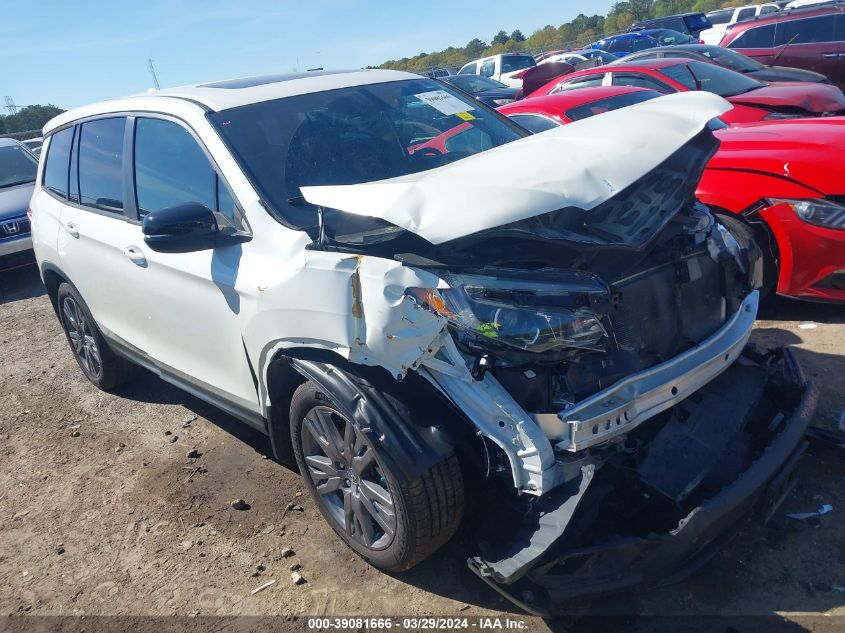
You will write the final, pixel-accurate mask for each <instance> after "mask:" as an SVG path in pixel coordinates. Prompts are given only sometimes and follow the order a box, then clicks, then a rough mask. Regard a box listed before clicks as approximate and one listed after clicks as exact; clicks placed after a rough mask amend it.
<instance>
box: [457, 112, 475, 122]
mask: <svg viewBox="0 0 845 633" xmlns="http://www.w3.org/2000/svg"><path fill="white" fill-rule="evenodd" d="M456 114H457V117H458V118H459V119H463V120H464V121H474V120H475V117H474V116H472V114H470V113H469V112H458V113H456Z"/></svg>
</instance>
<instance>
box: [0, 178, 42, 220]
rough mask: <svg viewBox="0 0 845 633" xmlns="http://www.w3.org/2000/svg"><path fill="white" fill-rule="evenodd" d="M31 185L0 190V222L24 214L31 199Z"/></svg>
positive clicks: (32, 187)
mask: <svg viewBox="0 0 845 633" xmlns="http://www.w3.org/2000/svg"><path fill="white" fill-rule="evenodd" d="M34 188H35V185H34V184H33V183H31V182H30V183H27V184H25V185H17V186H16V187H4V188H2V189H0V220H8V219H9V218H15V217H18V216H21V215H24V214H25V213H26V210H27V208H28V207H29V199H30V198H32V190H33V189H34Z"/></svg>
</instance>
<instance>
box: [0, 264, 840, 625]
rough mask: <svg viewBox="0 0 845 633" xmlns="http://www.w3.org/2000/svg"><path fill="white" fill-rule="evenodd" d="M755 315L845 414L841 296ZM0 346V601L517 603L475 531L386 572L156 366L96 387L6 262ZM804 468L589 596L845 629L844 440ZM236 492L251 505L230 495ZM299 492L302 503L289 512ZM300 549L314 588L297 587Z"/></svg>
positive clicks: (460, 606)
mask: <svg viewBox="0 0 845 633" xmlns="http://www.w3.org/2000/svg"><path fill="white" fill-rule="evenodd" d="M761 316H762V317H763V319H764V320H761V321H759V322H758V324H757V329H756V331H755V335H754V338H755V339H756V340H757V341H758V342H760V343H761V344H763V345H765V346H770V345H774V344H785V345H789V346H791V347H792V348H793V349H794V350H795V351H796V354H797V355H798V357H799V359H800V361H801V362H802V363H803V365H804V368H805V370H806V371H807V373H808V375H810V376H811V377H812V378H813V380H815V381H816V383H817V385H818V386H819V388H820V391H821V402H820V407H819V410H818V413H817V415H816V419H815V421H814V424H816V425H819V426H824V427H828V428H836V426H837V424H838V423H839V421H840V419H841V418H842V416H843V393H845V356H843V352H845V308H842V307H831V306H820V305H812V304H802V303H794V302H788V301H783V300H778V301H775V302H773V303H772V304H771V305H769V306H768V307H767V308H766V310H765V312H764V313H763V314H762V315H761ZM807 322H813V323H814V324H815V325H816V327H814V328H807V329H802V328H800V327H799V324H801V323H807ZM0 343H2V349H3V358H2V369H1V370H0V615H23V614H31V615H32V614H41V615H47V614H49V615H71V614H76V615H80V614H86V615H103V614H105V615H119V614H123V615H126V614H136V615H140V614H143V615H172V614H179V615H191V614H194V615H232V614H234V615H242V614H252V615H266V614H283V615H319V614H328V615H355V614H357V615H377V614H383V615H425V614H443V615H456V614H460V615H485V614H503V613H512V614H519V613H520V611H519V610H518V609H516V608H515V607H512V606H511V605H510V604H509V603H507V602H505V601H504V600H503V599H501V598H499V597H498V595H497V594H496V593H495V592H493V591H492V590H490V589H488V588H487V586H486V585H485V584H484V583H482V582H481V581H480V580H478V579H477V578H476V577H475V576H474V575H472V574H471V573H470V572H469V571H468V569H467V568H466V564H465V560H466V557H467V553H468V552H470V551H471V550H472V545H473V544H472V542H471V540H470V539H469V538H468V536H467V535H466V534H463V533H461V534H459V535H458V537H457V538H456V539H455V540H454V541H453V542H452V543H450V544H449V545H448V546H447V547H446V548H444V549H443V550H442V551H440V552H438V553H437V554H436V555H435V556H433V557H432V558H430V559H429V560H427V561H426V562H424V563H423V564H422V565H420V566H419V567H418V568H416V569H414V570H412V571H411V572H409V573H406V574H403V575H401V576H396V577H392V576H389V575H387V574H384V573H381V572H378V571H376V570H375V569H372V568H370V567H369V566H368V565H367V564H366V563H364V562H363V561H362V560H361V559H359V558H357V557H356V556H354V555H353V554H352V553H351V552H350V550H348V549H347V548H346V547H345V546H344V545H342V543H341V541H340V540H339V539H337V538H336V537H335V536H334V535H333V533H332V532H331V530H330V528H329V527H328V526H327V525H326V524H325V523H324V521H323V520H322V518H321V517H320V516H319V514H318V512H317V510H316V508H315V506H314V504H313V503H312V502H311V500H310V499H309V498H308V496H307V493H305V489H304V487H303V486H302V485H301V483H300V479H299V476H298V475H297V474H295V473H293V472H290V471H289V470H287V469H286V468H284V467H282V466H280V465H278V464H276V463H275V462H273V461H272V460H271V459H268V456H269V455H270V447H269V443H268V442H267V441H266V440H265V439H264V438H263V437H262V436H261V435H259V434H257V433H254V432H252V431H250V430H249V429H247V428H245V427H243V426H242V425H240V424H239V423H238V422H236V421H235V420H234V419H232V418H230V417H229V416H227V415H226V414H224V413H222V412H221V411H219V410H217V409H215V408H213V407H211V406H209V405H206V404H205V403H203V402H201V401H200V400H198V399H196V398H194V397H192V396H190V395H188V394H186V393H183V392H181V391H179V390H178V389H176V388H174V387H172V386H170V385H168V384H167V383H165V382H163V381H161V380H160V379H158V378H156V377H155V376H153V375H152V374H148V373H143V374H141V375H140V376H139V377H138V378H137V379H136V380H135V381H134V382H133V383H132V384H130V385H127V386H125V387H123V388H121V389H120V390H119V391H117V392H115V393H113V394H108V393H103V392H100V391H98V390H96V389H95V388H94V387H93V386H92V385H91V384H89V383H88V382H87V381H86V380H85V379H84V377H83V375H82V373H81V372H80V370H79V369H78V367H77V365H76V363H75V362H74V359H73V357H72V356H71V353H70V350H69V349H68V347H67V345H66V343H65V339H64V336H63V334H62V331H61V329H60V327H59V324H58V322H57V320H56V318H55V316H54V314H53V311H52V308H51V306H50V303H49V301H48V299H47V297H46V296H45V295H44V293H43V288H42V286H41V283H40V280H39V278H38V275H37V273H36V271H35V269H28V270H21V271H14V272H11V273H5V274H3V275H0ZM186 420H189V421H188V422H186ZM190 449H197V450H198V451H199V452H200V453H201V457H200V458H199V459H196V460H191V459H188V458H186V452H187V451H189V450H190ZM801 473H802V482H801V483H800V484H799V486H798V487H797V489H796V490H795V491H794V492H793V493H792V495H791V496H790V498H789V499H788V500H787V501H786V503H785V504H784V506H782V508H781V510H780V511H779V513H778V516H777V518H776V520H775V521H774V522H773V523H771V524H770V525H769V526H768V527H765V528H764V527H761V526H758V525H750V526H749V527H748V528H746V529H744V530H743V532H742V533H741V534H740V535H739V537H738V538H737V539H735V540H734V541H733V542H732V543H731V545H729V546H728V548H727V549H725V550H724V551H723V552H722V553H721V554H720V555H719V556H717V557H716V559H714V560H713V561H712V562H711V563H710V564H709V565H708V566H707V567H705V568H704V569H702V570H701V571H699V572H698V573H697V574H696V575H694V576H693V577H692V578H690V579H689V580H687V581H686V582H683V583H681V584H678V585H674V586H671V587H667V588H663V589H660V590H658V591H654V592H650V593H647V594H644V595H639V596H624V597H622V598H620V599H614V600H612V601H605V602H599V603H597V604H591V605H588V606H587V607H584V609H585V610H592V611H591V612H593V613H605V612H607V610H608V609H610V608H611V607H612V608H613V610H614V612H617V613H627V614H632V615H633V614H639V615H648V614H657V615H666V614H677V615H699V616H700V615H705V614H714V615H723V616H731V617H735V616H741V615H757V614H767V615H771V614H774V613H778V614H784V615H786V616H787V619H789V620H796V619H797V621H798V622H799V625H796V629H795V630H802V629H808V630H819V631H821V630H823V629H824V630H828V629H827V628H825V625H824V623H825V622H827V623H828V624H829V623H830V622H832V621H834V620H838V621H840V622H842V623H843V624H845V618H828V619H826V620H825V619H822V620H818V619H816V620H812V621H810V620H801V619H800V618H799V616H800V614H808V613H811V614H825V615H840V616H845V529H843V527H842V524H843V521H842V518H841V517H842V516H843V513H845V487H843V482H845V452H842V451H837V450H836V449H824V448H819V447H814V448H812V449H811V453H810V454H809V456H808V457H807V458H805V460H804V461H803V463H802V465H801ZM237 498H242V499H245V500H246V501H247V502H248V503H249V504H250V506H251V507H250V509H249V510H247V511H237V510H234V509H232V508H231V507H230V503H231V501H232V500H233V499H237ZM291 502H293V503H294V504H298V505H299V506H301V507H302V511H296V510H294V511H286V507H287V506H288V504H289V503H291ZM822 504H830V505H832V506H833V511H832V512H831V513H829V514H827V515H825V516H822V517H821V518H820V520H819V521H818V523H817V525H815V526H814V525H809V524H808V525H805V524H803V523H800V522H798V521H794V520H791V519H786V518H785V517H784V516H783V515H784V514H785V513H787V512H801V511H808V510H815V509H816V508H818V507H819V506H821V505H822ZM285 548H293V550H294V551H295V556H293V557H290V558H285V557H283V556H282V551H283V550H284V549H285ZM293 563H299V564H301V565H302V570H301V573H302V575H303V577H304V578H305V579H306V581H307V582H306V583H305V584H302V585H299V586H297V585H294V584H293V583H292V582H291V578H290V567H291V565H292V564H293ZM273 579H275V580H276V583H275V584H274V585H272V586H271V587H269V588H267V589H266V590H264V591H262V592H260V593H258V594H256V595H250V592H251V591H252V590H253V589H255V588H256V587H258V586H260V585H262V584H263V583H265V582H268V581H270V580H273ZM819 622H821V623H822V624H819ZM0 628H2V627H0ZM722 630H724V629H722ZM746 630H747V629H746Z"/></svg>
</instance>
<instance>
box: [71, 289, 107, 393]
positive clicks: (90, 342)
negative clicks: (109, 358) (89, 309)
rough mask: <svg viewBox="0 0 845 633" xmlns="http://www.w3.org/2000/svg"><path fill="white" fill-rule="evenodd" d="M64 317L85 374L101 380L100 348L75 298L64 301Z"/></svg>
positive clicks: (72, 344) (101, 362) (72, 345)
mask: <svg viewBox="0 0 845 633" xmlns="http://www.w3.org/2000/svg"><path fill="white" fill-rule="evenodd" d="M62 315H63V316H64V318H63V319H62V321H63V322H64V326H65V331H66V332H67V335H68V338H69V339H70V343H71V347H72V348H73V353H74V354H75V355H76V358H77V359H78V360H79V364H80V365H82V369H83V370H85V373H86V374H88V375H89V376H93V377H94V378H99V377H100V376H101V375H102V372H103V361H102V359H101V357H100V348H99V347H98V346H97V340H96V339H95V338H94V335H93V332H92V331H91V325H90V324H89V322H88V319H87V318H86V316H85V313H84V312H83V311H82V310H81V309H80V307H79V304H77V303H76V301H75V300H74V298H73V297H71V296H67V297H65V298H64V300H63V301H62Z"/></svg>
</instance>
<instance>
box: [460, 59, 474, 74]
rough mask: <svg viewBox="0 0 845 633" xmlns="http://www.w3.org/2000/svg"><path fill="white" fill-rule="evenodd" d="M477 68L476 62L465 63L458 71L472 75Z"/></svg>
mask: <svg viewBox="0 0 845 633" xmlns="http://www.w3.org/2000/svg"><path fill="white" fill-rule="evenodd" d="M476 68H478V62H473V63H471V64H467V65H466V66H464V67H463V68H461V70H460V71H459V72H458V74H459V75H474V74H475V69H476Z"/></svg>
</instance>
